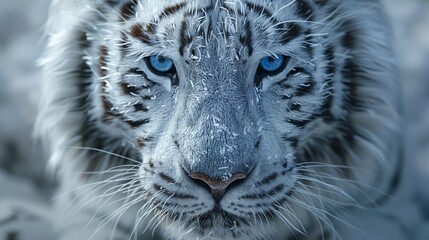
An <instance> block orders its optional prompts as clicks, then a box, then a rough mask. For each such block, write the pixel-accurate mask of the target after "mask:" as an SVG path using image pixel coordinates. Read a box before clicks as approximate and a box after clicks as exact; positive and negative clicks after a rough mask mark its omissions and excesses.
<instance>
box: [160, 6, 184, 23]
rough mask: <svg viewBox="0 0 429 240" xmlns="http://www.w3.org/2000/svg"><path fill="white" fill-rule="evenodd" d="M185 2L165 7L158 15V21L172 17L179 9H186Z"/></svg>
mask: <svg viewBox="0 0 429 240" xmlns="http://www.w3.org/2000/svg"><path fill="white" fill-rule="evenodd" d="M186 5H187V2H182V3H178V4H175V5H172V6H169V7H166V8H165V9H164V11H162V13H161V14H160V15H159V17H158V18H159V20H161V19H162V18H164V17H168V16H170V15H173V14H175V13H177V12H179V11H180V10H181V9H183V8H184V7H186Z"/></svg>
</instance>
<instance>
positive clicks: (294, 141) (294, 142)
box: [282, 136, 299, 148]
mask: <svg viewBox="0 0 429 240" xmlns="http://www.w3.org/2000/svg"><path fill="white" fill-rule="evenodd" d="M282 138H283V140H285V141H287V142H289V143H290V145H291V147H293V148H297V147H298V144H299V139H298V137H289V136H283V137H282Z"/></svg>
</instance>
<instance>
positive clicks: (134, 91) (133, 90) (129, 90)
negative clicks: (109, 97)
mask: <svg viewBox="0 0 429 240" xmlns="http://www.w3.org/2000/svg"><path fill="white" fill-rule="evenodd" d="M119 86H120V87H121V89H122V92H123V93H124V94H127V95H133V96H135V95H138V94H139V93H140V91H141V88H139V87H136V86H133V85H130V84H129V83H126V82H120V83H119Z"/></svg>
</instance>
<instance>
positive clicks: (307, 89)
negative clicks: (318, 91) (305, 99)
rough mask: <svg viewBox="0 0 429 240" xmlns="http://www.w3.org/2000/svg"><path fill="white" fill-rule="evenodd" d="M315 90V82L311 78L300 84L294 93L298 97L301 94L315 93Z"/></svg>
mask: <svg viewBox="0 0 429 240" xmlns="http://www.w3.org/2000/svg"><path fill="white" fill-rule="evenodd" d="M313 91H314V82H313V81H312V79H310V81H307V82H305V83H301V84H299V86H298V87H297V88H296V89H295V94H294V95H295V96H296V97H300V96H304V95H308V94H311V93H313Z"/></svg>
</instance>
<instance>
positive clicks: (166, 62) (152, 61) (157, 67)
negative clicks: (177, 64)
mask: <svg viewBox="0 0 429 240" xmlns="http://www.w3.org/2000/svg"><path fill="white" fill-rule="evenodd" d="M147 62H148V65H149V68H150V69H151V70H152V72H154V73H155V74H159V75H162V74H167V73H173V72H174V71H175V68H174V63H173V60H171V59H170V58H167V57H163V56H158V55H152V56H150V57H148V58H147Z"/></svg>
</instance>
